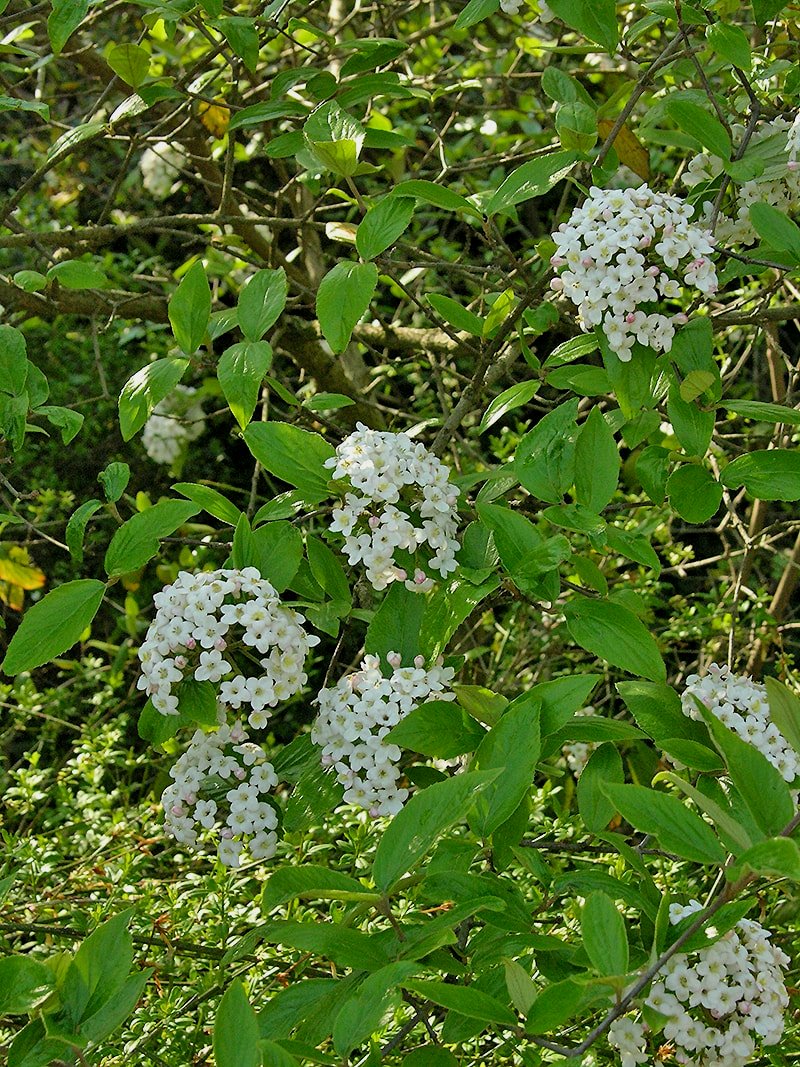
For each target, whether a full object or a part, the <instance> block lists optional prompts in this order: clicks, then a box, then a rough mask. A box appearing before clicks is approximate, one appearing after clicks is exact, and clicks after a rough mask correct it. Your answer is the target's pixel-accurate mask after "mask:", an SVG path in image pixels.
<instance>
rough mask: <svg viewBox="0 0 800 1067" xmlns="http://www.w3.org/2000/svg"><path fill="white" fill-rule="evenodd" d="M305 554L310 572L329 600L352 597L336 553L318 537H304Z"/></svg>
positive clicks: (309, 535) (348, 599) (349, 598)
mask: <svg viewBox="0 0 800 1067" xmlns="http://www.w3.org/2000/svg"><path fill="white" fill-rule="evenodd" d="M306 555H307V556H308V563H309V566H310V567H311V573H312V574H313V575H314V578H315V579H316V581H317V582H318V583H319V585H320V586H321V587H322V589H324V591H325V592H326V593H327V594H328V596H329V597H330V598H331V600H346V601H350V600H351V599H352V597H351V594H350V585H349V583H348V581H347V576H346V575H345V573H344V569H343V567H342V565H341V563H340V562H339V560H338V558H337V557H336V555H335V554H334V553H333V552H331V550H330V549H329V548H328V546H327V545H326V544H325V543H324V542H323V541H320V539H319V538H318V537H312V536H311V534H308V535H307V537H306Z"/></svg>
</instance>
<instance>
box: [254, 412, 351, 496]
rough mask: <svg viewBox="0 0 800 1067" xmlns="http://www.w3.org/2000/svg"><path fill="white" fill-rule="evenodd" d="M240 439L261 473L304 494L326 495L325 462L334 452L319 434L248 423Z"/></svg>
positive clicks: (285, 426) (276, 424)
mask: <svg viewBox="0 0 800 1067" xmlns="http://www.w3.org/2000/svg"><path fill="white" fill-rule="evenodd" d="M244 440H245V443H246V445H247V447H248V448H249V449H250V451H251V452H252V454H253V456H254V457H255V458H256V459H257V460H258V461H259V463H260V464H261V466H262V467H263V468H264V470H267V471H269V473H270V474H274V475H275V477H276V478H280V479H281V480H282V481H284V482H288V484H289V485H294V486H296V487H297V488H298V489H300V490H302V491H303V492H304V493H310V494H312V495H313V494H317V495H318V496H320V497H325V496H328V481H329V478H330V476H329V474H328V471H327V469H326V468H325V461H326V460H328V459H331V458H332V457H333V456H334V455H335V452H334V449H333V448H331V446H330V445H329V444H328V442H327V441H325V440H324V439H323V438H322V437H320V436H319V434H316V433H309V431H308V430H301V429H300V428H299V427H298V426H290V425H288V423H285V422H258V423H251V424H250V425H249V426H248V427H247V429H246V430H245V431H244Z"/></svg>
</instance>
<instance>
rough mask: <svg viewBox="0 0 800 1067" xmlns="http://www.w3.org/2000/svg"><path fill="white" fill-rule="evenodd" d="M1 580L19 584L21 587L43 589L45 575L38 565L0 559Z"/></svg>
mask: <svg viewBox="0 0 800 1067" xmlns="http://www.w3.org/2000/svg"><path fill="white" fill-rule="evenodd" d="M0 580H1V581H4V582H8V583H9V584H10V585H18V586H19V587H20V589H41V588H42V586H43V585H44V583H45V576H44V574H43V573H42V571H40V570H39V569H38V568H37V567H28V566H26V565H25V564H24V563H15V562H14V560H12V559H0Z"/></svg>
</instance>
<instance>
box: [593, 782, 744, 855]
mask: <svg viewBox="0 0 800 1067" xmlns="http://www.w3.org/2000/svg"><path fill="white" fill-rule="evenodd" d="M605 793H606V796H608V798H609V799H610V800H611V801H612V802H613V804H614V806H615V807H616V809H617V811H618V812H619V813H620V815H621V816H622V817H623V819H625V820H626V821H627V822H629V823H630V824H631V826H635V827H636V829H637V830H641V831H642V832H643V833H646V834H652V835H653V836H654V837H656V838H657V839H658V841H659V842H660V844H661V846H662V847H663V848H665V849H666V850H667V851H668V852H674V853H675V854H676V855H677V856H682V857H683V858H684V859H687V860H693V861H694V862H695V863H703V864H707V863H724V862H725V849H724V848H723V847H722V845H721V844H720V843H719V841H718V839H717V838H716V836H715V835H714V831H713V830H712V829H711V827H710V826H709V825H708V824H707V823H705V822H703V820H702V819H701V818H700V816H699V815H696V814H695V812H693V811H690V810H689V808H687V807H686V806H685V804H682V803H681V801H680V800H678V799H677V797H673V796H669V795H668V794H666V793H658V792H656V790H655V789H646V788H645V787H644V786H641V785H612V784H610V783H607V784H606V786H605Z"/></svg>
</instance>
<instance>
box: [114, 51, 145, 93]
mask: <svg viewBox="0 0 800 1067" xmlns="http://www.w3.org/2000/svg"><path fill="white" fill-rule="evenodd" d="M106 63H108V65H109V67H111V69H112V70H113V71H114V73H115V74H116V75H118V76H119V77H120V78H122V80H123V81H124V82H125V83H126V84H127V85H132V86H133V88H134V89H138V88H139V86H140V85H141V84H142V82H143V81H144V80H145V79H146V78H147V75H148V74H149V73H150V53H149V52H148V51H147V49H146V48H142V47H141V46H140V45H138V44H118V45H117V46H116V47H115V48H112V49H111V51H110V52H109V53H108V55H107V56H106Z"/></svg>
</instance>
